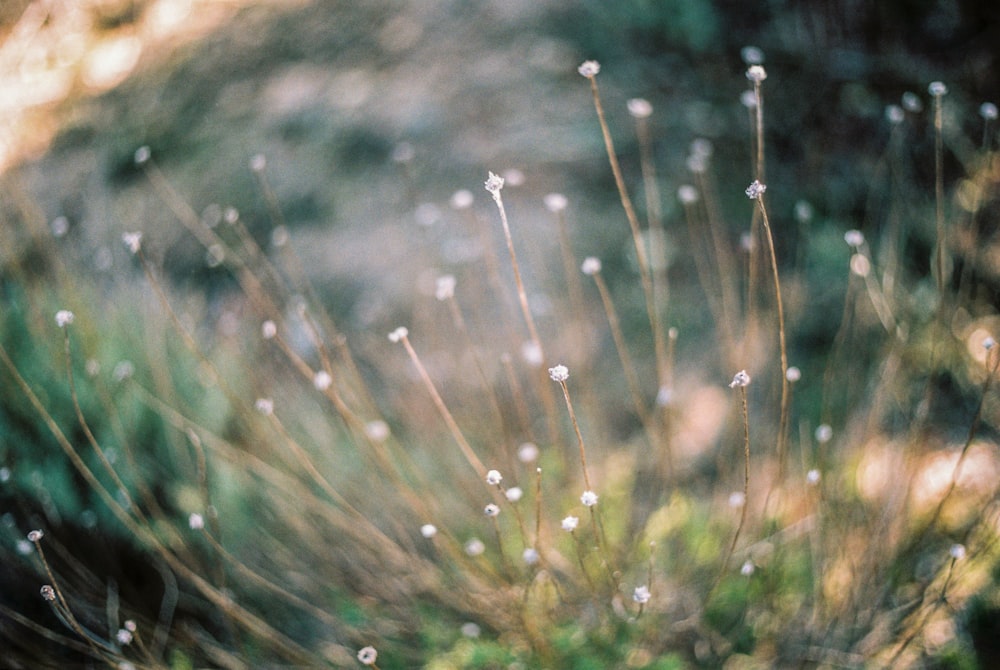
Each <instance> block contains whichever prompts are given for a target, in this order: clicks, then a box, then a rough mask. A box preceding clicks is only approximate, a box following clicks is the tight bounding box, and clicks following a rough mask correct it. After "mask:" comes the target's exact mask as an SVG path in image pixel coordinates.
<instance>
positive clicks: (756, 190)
mask: <svg viewBox="0 0 1000 670" xmlns="http://www.w3.org/2000/svg"><path fill="white" fill-rule="evenodd" d="M766 190H767V186H766V185H764V184H761V183H760V182H759V181H757V180H756V179H754V180H753V182H751V184H750V185H749V186H747V190H746V194H747V197H748V198H750V199H751V200H760V197H761V196H762V195H764V191H766Z"/></svg>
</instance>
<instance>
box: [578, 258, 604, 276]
mask: <svg viewBox="0 0 1000 670" xmlns="http://www.w3.org/2000/svg"><path fill="white" fill-rule="evenodd" d="M580 271H581V272H582V273H583V274H585V275H588V276H593V275H596V274H597V273H598V272H600V271H601V259H600V258H595V257H594V256H587V257H586V258H584V259H583V263H582V264H581V265H580Z"/></svg>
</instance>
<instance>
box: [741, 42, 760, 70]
mask: <svg viewBox="0 0 1000 670" xmlns="http://www.w3.org/2000/svg"><path fill="white" fill-rule="evenodd" d="M740 58H742V59H743V62H744V63H746V64H747V65H760V64H761V63H763V62H764V52H763V51H761V49H760V47H755V46H750V45H747V46H745V47H743V48H742V49H740Z"/></svg>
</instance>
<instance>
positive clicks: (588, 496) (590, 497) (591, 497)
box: [580, 491, 597, 507]
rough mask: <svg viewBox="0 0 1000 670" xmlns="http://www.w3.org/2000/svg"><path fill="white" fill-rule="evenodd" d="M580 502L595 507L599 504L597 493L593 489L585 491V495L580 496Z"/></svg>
mask: <svg viewBox="0 0 1000 670" xmlns="http://www.w3.org/2000/svg"><path fill="white" fill-rule="evenodd" d="M580 502H582V503H583V505H584V506H585V507H593V506H594V505H596V504H597V494H596V493H594V492H593V491H584V492H583V495H581V496H580Z"/></svg>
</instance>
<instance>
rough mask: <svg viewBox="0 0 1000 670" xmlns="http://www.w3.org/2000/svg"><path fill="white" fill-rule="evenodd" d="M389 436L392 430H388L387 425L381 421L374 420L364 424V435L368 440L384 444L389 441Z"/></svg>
mask: <svg viewBox="0 0 1000 670" xmlns="http://www.w3.org/2000/svg"><path fill="white" fill-rule="evenodd" d="M391 434H392V429H390V428H389V424H387V423H386V422H385V421H383V420H382V419H375V420H374V421H369V422H368V423H366V424H365V435H366V436H367V437H368V439H369V440H374V441H375V442H385V441H386V440H388V439H389V435H391Z"/></svg>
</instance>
